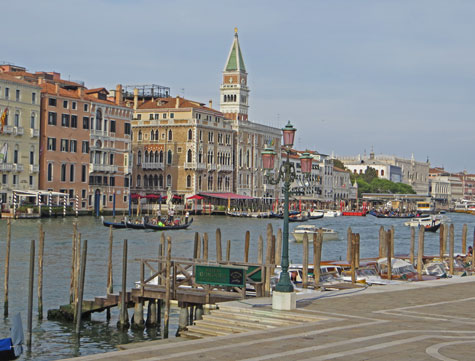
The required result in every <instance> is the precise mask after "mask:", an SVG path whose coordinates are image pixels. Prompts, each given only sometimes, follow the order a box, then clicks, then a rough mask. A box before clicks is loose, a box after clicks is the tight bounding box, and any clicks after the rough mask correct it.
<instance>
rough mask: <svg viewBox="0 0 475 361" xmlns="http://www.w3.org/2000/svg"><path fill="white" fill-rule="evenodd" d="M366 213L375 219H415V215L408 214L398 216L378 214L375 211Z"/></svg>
mask: <svg viewBox="0 0 475 361" xmlns="http://www.w3.org/2000/svg"><path fill="white" fill-rule="evenodd" d="M368 213H369V214H371V215H372V216H374V217H376V218H401V219H406V218H415V217H416V215H415V214H408V215H399V214H391V213H388V214H385V213H379V212H376V211H370V212H368Z"/></svg>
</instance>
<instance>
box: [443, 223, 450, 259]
mask: <svg viewBox="0 0 475 361" xmlns="http://www.w3.org/2000/svg"><path fill="white" fill-rule="evenodd" d="M448 241H449V226H448V225H445V227H444V253H447V249H448V247H447V243H448Z"/></svg>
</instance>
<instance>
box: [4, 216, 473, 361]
mask: <svg viewBox="0 0 475 361" xmlns="http://www.w3.org/2000/svg"><path fill="white" fill-rule="evenodd" d="M447 216H448V217H449V218H450V219H451V221H452V223H453V224H454V226H455V251H456V252H460V249H461V234H462V225H463V224H467V225H468V237H467V245H469V244H472V243H473V233H474V226H475V216H472V215H467V214H455V213H449V214H447ZM78 220H79V232H80V233H81V235H82V239H87V240H88V257H87V269H86V284H85V294H84V299H93V298H94V296H100V295H104V294H105V291H106V284H107V279H106V277H107V259H108V246H109V242H108V238H109V235H108V233H109V231H108V229H107V228H105V227H104V226H103V225H102V223H101V221H100V219H97V218H94V217H80V218H79V219H78ZM73 221H74V218H64V219H63V218H52V219H41V220H12V244H11V253H10V278H9V314H10V315H13V314H14V313H16V312H21V314H22V319H23V327H24V329H25V330H26V318H27V303H28V301H27V295H28V268H29V249H30V240H32V239H35V240H37V239H38V230H39V225H40V223H42V224H43V230H44V231H45V232H46V237H45V250H44V284H43V304H44V313H45V319H44V320H42V321H39V320H37V317H36V315H37V311H36V310H37V305H36V283H35V293H34V294H35V300H34V308H33V309H34V318H33V320H34V321H33V339H32V351H31V353H29V354H28V353H25V354H24V355H23V356H22V358H21V359H22V360H57V359H61V358H66V357H74V356H81V355H87V354H93V353H100V352H105V351H110V350H115V349H116V345H118V344H123V343H129V342H137V341H142V340H153V339H159V338H161V335H160V332H159V331H158V332H157V331H147V330H145V331H139V332H137V331H132V330H129V331H128V332H120V331H118V330H117V327H116V323H117V320H118V312H117V310H113V311H112V319H111V321H110V322H107V321H106V315H105V313H98V314H93V316H92V320H91V321H87V322H84V327H83V329H82V331H81V338H80V341H78V339H77V337H76V336H75V333H74V327H73V325H72V324H71V323H68V322H58V321H48V320H46V313H47V310H48V309H52V308H58V307H59V306H60V305H63V304H66V303H68V300H69V282H70V267H71V243H72V231H73V227H72V223H73ZM268 223H271V224H272V226H273V228H274V232H276V231H277V229H278V228H279V227H282V220H279V219H249V218H233V217H227V216H194V222H193V224H192V226H191V227H190V229H188V230H181V231H173V232H168V233H167V234H168V235H170V236H171V237H172V255H173V256H174V257H192V252H193V239H194V233H195V232H200V233H201V234H202V233H203V232H208V235H209V258H210V259H215V242H214V240H215V231H216V228H218V227H219V228H220V229H221V233H222V244H223V247H224V248H225V247H226V241H227V240H231V259H232V260H236V261H242V259H243V253H244V236H245V232H246V231H247V230H249V231H250V232H251V245H250V261H251V262H254V261H256V259H257V239H258V237H259V235H262V236H263V238H264V239H265V235H266V226H267V224H268ZM308 223H312V224H317V225H319V226H322V227H328V228H332V229H335V230H336V231H338V233H339V238H340V240H338V241H328V242H324V244H323V250H322V253H323V254H322V259H323V260H330V259H335V260H338V259H344V258H345V257H346V231H347V229H348V227H351V228H352V230H353V232H355V233H359V234H360V235H361V257H362V258H364V257H375V256H377V253H378V234H379V227H380V226H381V225H383V226H384V227H386V228H388V227H391V226H392V225H394V227H395V253H396V254H398V253H405V254H407V253H408V252H409V244H410V229H409V227H405V226H404V225H403V224H404V220H394V219H393V220H391V219H378V218H375V217H373V216H367V217H336V218H323V219H319V220H311V221H309V222H308ZM297 225H298V223H291V224H290V232H292V230H293V228H295V227H296V226H297ZM6 228H7V227H6V220H5V219H0V285H1V286H2V287H1V290H0V312H1V313H0V315H2V316H3V302H4V290H3V284H4V269H5V250H6V242H5V241H6ZM160 235H161V233H160V232H154V231H149V230H114V250H113V257H114V258H113V259H114V267H113V277H114V290H115V291H118V290H119V289H120V287H121V286H120V283H121V262H122V241H123V240H124V239H128V242H129V254H128V260H129V261H128V272H127V283H128V288H130V287H132V286H133V284H134V281H136V280H138V279H139V277H140V271H139V263H138V262H137V261H135V259H136V258H154V257H155V256H156V255H157V254H158V244H159V240H160ZM289 238H290V240H291V243H290V250H289V253H290V260H291V262H293V263H301V262H302V244H300V243H294V242H292V240H293V238H292V235H290V237H289ZM37 249H38V246H37ZM438 251H439V233H438V232H437V233H435V234H431V233H427V234H426V237H425V252H424V253H425V254H427V255H428V254H438ZM36 262H37V260H36ZM35 267H36V268H37V265H36V266H35ZM35 271H36V270H35ZM35 277H36V276H35ZM35 281H36V280H35ZM131 311H132V310H129V315H131ZM0 317H1V316H0ZM170 317H171V319H170V325H171V327H170V333H169V334H170V335H174V334H175V331H176V327H177V319H178V314H177V310H172V314H171V316H170ZM9 327H10V323H9V319H8V318H6V319H3V318H2V320H1V321H0V338H3V337H9Z"/></svg>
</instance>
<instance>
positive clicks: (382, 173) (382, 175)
mask: <svg viewBox="0 0 475 361" xmlns="http://www.w3.org/2000/svg"><path fill="white" fill-rule="evenodd" d="M381 177H384V169H381Z"/></svg>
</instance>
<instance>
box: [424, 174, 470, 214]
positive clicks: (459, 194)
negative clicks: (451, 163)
mask: <svg viewBox="0 0 475 361" xmlns="http://www.w3.org/2000/svg"><path fill="white" fill-rule="evenodd" d="M429 194H430V196H431V198H432V200H434V201H435V202H436V203H437V205H439V206H442V205H445V206H448V207H450V206H453V205H454V204H455V202H456V201H458V200H460V199H462V198H463V186H462V181H461V179H460V177H459V176H458V175H457V174H451V173H450V172H447V171H445V170H444V168H430V170H429Z"/></svg>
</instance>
